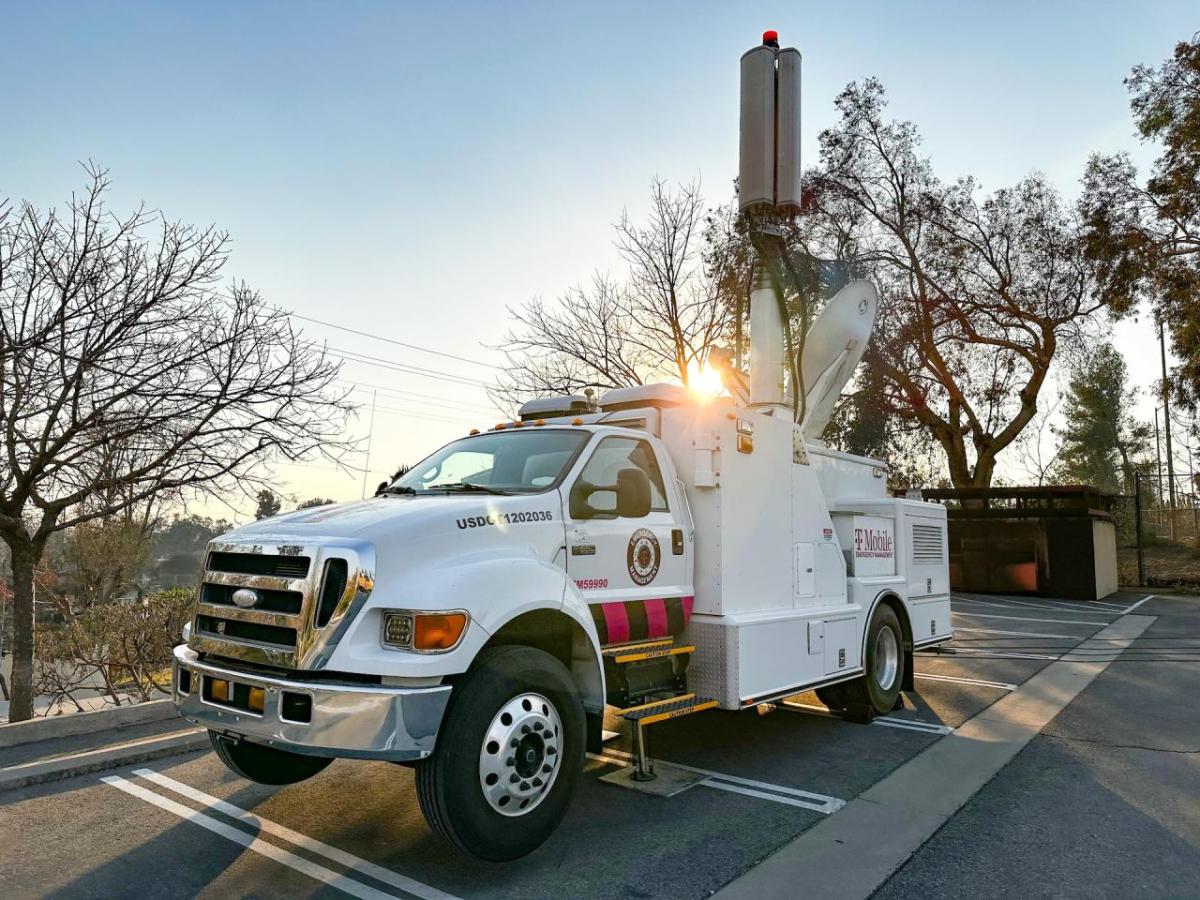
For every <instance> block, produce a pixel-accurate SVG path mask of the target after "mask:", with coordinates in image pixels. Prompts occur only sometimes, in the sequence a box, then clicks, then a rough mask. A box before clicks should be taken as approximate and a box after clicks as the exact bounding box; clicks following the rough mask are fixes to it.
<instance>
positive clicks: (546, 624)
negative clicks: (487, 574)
mask: <svg viewBox="0 0 1200 900" xmlns="http://www.w3.org/2000/svg"><path fill="white" fill-rule="evenodd" d="M567 591H568V595H569V594H570V593H571V592H574V594H575V595H576V596H575V597H573V598H571V597H569V596H567V597H563V598H562V599H561V600H560V601H559V602H558V603H557V604H556V605H554V606H551V605H549V604H545V605H542V606H538V607H536V608H526V609H524V610H522V611H520V612H519V613H517V614H515V615H513V616H512V617H511V618H509V619H508V620H507V621H505V622H504V623H503V624H501V625H500V626H499V628H497V629H496V630H495V631H494V632H493V634H492V637H491V639H490V640H489V641H488V642H487V645H486V646H495V645H501V644H523V645H526V646H532V647H537V648H539V649H541V650H545V651H546V652H547V653H549V654H550V655H551V656H554V657H555V658H557V659H558V660H560V661H561V662H562V663H563V665H565V666H566V667H567V668H568V669H569V670H570V672H571V677H572V678H573V679H574V681H575V685H576V687H577V688H578V690H579V698H580V701H581V702H582V704H583V710H584V713H585V714H586V715H587V723H588V746H589V748H592V749H593V750H596V749H598V748H599V746H600V730H601V725H602V724H603V720H604V704H605V688H604V663H603V658H602V656H601V653H600V641H599V637H598V636H597V634H596V626H595V623H594V622H593V621H592V616H591V613H590V612H589V611H588V608H587V603H586V602H585V601H584V600H583V598H582V597H580V596H579V592H578V590H576V589H575V586H574V585H569V586H568V588H567Z"/></svg>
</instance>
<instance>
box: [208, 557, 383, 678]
mask: <svg viewBox="0 0 1200 900" xmlns="http://www.w3.org/2000/svg"><path fill="white" fill-rule="evenodd" d="M374 570H375V558H374V552H373V551H372V549H371V547H370V545H369V544H365V543H363V542H361V541H350V540H337V541H331V542H329V543H328V544H326V543H322V544H320V545H315V546H304V545H297V544H286V543H272V544H265V543H264V544H241V543H226V542H216V541H214V542H213V543H212V544H210V545H209V548H208V554H207V556H206V559H205V565H204V573H203V576H202V579H201V582H200V586H199V588H198V590H197V592H196V616H195V620H194V621H193V623H192V637H191V640H190V641H189V646H190V647H191V648H192V649H193V650H195V651H196V652H198V653H203V654H207V655H210V656H213V657H219V658H226V659H236V660H243V661H245V662H251V663H258V664H262V665H270V666H277V667H280V668H286V669H320V668H323V667H324V665H325V663H326V662H327V661H328V659H329V656H330V654H332V652H333V648H334V647H335V646H337V642H338V641H339V640H340V639H341V636H342V634H343V633H344V632H345V630H346V628H347V627H348V626H349V624H350V621H351V620H352V619H353V618H354V615H355V613H356V612H357V610H358V608H359V607H360V606H361V605H362V603H363V602H364V601H365V600H366V598H367V596H369V595H370V593H371V589H372V588H373V587H374ZM242 589H248V591H249V592H253V593H252V594H249V593H246V592H242ZM239 594H240V596H238V595H239ZM239 599H240V600H242V601H243V602H242V603H239ZM247 601H249V605H246V604H247Z"/></svg>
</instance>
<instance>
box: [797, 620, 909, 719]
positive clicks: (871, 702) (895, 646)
mask: <svg viewBox="0 0 1200 900" xmlns="http://www.w3.org/2000/svg"><path fill="white" fill-rule="evenodd" d="M866 651H867V658H866V659H865V660H864V668H865V669H866V675H864V676H862V677H861V678H855V679H854V680H853V681H843V682H841V683H840V684H831V685H829V686H828V687H823V688H818V689H817V697H818V698H819V699H820V701H821V702H822V703H824V704H825V705H826V706H828V707H829V708H830V709H850V708H854V707H859V708H864V707H870V708H873V709H874V710H875V712H877V713H880V714H883V713H888V712H891V711H892V710H893V709H895V707H896V701H897V700H899V699H900V686H901V685H902V684H903V683H904V632H903V631H901V629H900V619H899V617H897V615H896V611H895V610H894V609H892V607H891V606H889V605H888V604H885V603H881V604H880V605H879V606H877V607H876V608H875V612H874V613H873V614H872V616H871V624H870V625H869V626H868V627H867V646H866Z"/></svg>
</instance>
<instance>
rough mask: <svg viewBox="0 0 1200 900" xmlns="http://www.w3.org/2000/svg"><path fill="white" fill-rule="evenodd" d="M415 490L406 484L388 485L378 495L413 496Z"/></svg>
mask: <svg viewBox="0 0 1200 900" xmlns="http://www.w3.org/2000/svg"><path fill="white" fill-rule="evenodd" d="M416 492H417V491H416V488H410V487H409V486H408V485H406V484H389V485H388V486H387V487H385V488H384V489H383V490H382V491H380V492H379V493H381V494H415V493H416Z"/></svg>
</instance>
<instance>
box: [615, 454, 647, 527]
mask: <svg viewBox="0 0 1200 900" xmlns="http://www.w3.org/2000/svg"><path fill="white" fill-rule="evenodd" d="M649 512H650V479H649V478H648V477H647V476H646V473H645V472H643V471H642V470H641V469H636V468H633V467H632V466H631V467H630V468H628V469H622V470H621V471H620V472H618V473H617V515H618V516H620V517H621V518H623V519H640V518H642V517H643V516H645V515H646V514H647V513H649Z"/></svg>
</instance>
